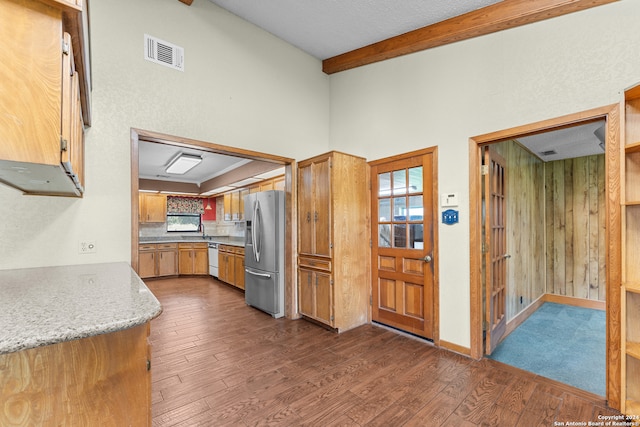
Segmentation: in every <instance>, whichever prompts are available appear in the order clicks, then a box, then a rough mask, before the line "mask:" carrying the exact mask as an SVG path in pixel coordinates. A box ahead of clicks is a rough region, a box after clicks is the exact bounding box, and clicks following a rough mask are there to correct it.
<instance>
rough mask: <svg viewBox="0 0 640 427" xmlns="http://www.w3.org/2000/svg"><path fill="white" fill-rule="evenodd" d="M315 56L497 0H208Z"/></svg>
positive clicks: (335, 52)
mask: <svg viewBox="0 0 640 427" xmlns="http://www.w3.org/2000/svg"><path fill="white" fill-rule="evenodd" d="M211 1H212V2H213V3H215V4H217V5H218V6H220V7H222V8H223V9H226V10H228V11H229V12H231V13H233V14H235V15H237V16H239V17H241V18H243V19H244V20H246V21H249V22H251V23H253V24H255V25H256V26H258V27H260V28H262V29H264V30H266V31H268V32H269V33H271V34H273V35H275V36H276V37H278V38H280V39H282V40H285V41H286V42H288V43H289V44H292V45H294V46H296V47H298V48H300V49H302V50H303V51H305V52H307V53H309V54H310V55H311V56H314V57H316V58H318V59H327V58H330V57H333V56H336V55H339V54H342V53H345V52H349V51H352V50H354V49H358V48H360V47H363V46H367V45H369V44H372V43H376V42H379V41H382V40H385V39H388V38H390V37H394V36H397V35H400V34H404V33H407V32H409V31H413V30H416V29H418V28H421V27H425V26H427V25H431V24H434V23H436V22H440V21H444V20H446V19H449V18H453V17H455V16H459V15H463V14H465V13H467V12H471V11H473V10H476V9H480V8H482V7H485V6H488V5H491V4H494V3H499V1H500V0H401V1H398V0H351V1H348V0H211Z"/></svg>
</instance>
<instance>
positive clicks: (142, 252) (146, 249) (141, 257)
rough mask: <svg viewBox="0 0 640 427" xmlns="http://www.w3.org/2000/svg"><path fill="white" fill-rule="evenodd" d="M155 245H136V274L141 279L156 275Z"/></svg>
mask: <svg viewBox="0 0 640 427" xmlns="http://www.w3.org/2000/svg"><path fill="white" fill-rule="evenodd" d="M156 275H157V274H156V245H153V244H147V245H140V246H139V247H138V276H140V277H141V278H142V279H148V278H150V277H156Z"/></svg>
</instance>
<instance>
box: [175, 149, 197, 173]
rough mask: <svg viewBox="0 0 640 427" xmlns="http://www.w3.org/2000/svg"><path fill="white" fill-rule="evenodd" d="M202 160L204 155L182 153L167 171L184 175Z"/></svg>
mask: <svg viewBox="0 0 640 427" xmlns="http://www.w3.org/2000/svg"><path fill="white" fill-rule="evenodd" d="M201 161H202V157H200V156H193V155H191V154H184V153H180V154H178V156H177V157H175V158H174V159H173V160H172V161H171V162H170V163H169V166H167V169H166V172H167V173H170V174H174V175H182V174H184V173H186V172H188V171H190V170H191V169H193V168H194V167H195V166H196V165H197V164H198V163H200V162H201Z"/></svg>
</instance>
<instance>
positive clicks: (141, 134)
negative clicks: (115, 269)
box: [131, 128, 300, 319]
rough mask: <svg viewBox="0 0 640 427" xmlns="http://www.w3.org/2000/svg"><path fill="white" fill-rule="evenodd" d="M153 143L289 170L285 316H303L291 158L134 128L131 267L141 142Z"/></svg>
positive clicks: (136, 230) (136, 231)
mask: <svg viewBox="0 0 640 427" xmlns="http://www.w3.org/2000/svg"><path fill="white" fill-rule="evenodd" d="M140 140H143V141H149V142H156V143H161V144H169V145H174V146H178V147H185V148H189V147H191V148H197V149H200V150H204V151H210V152H214V153H219V154H226V155H231V156H236V157H244V158H247V159H252V160H263V161H270V162H274V163H280V164H282V165H284V167H285V173H284V176H285V194H286V196H285V199H286V208H285V212H286V214H285V215H286V216H285V233H286V236H288V237H287V238H286V239H285V266H284V268H285V277H286V279H285V316H286V317H287V318H289V319H297V318H299V317H300V314H299V312H298V287H297V283H298V278H297V276H296V254H297V253H298V247H297V246H298V239H297V237H296V232H297V229H298V227H297V213H296V209H297V208H296V207H297V206H298V201H297V191H296V188H297V183H296V174H295V173H293V171H295V170H296V161H295V159H291V158H288V157H282V156H276V155H273V154H267V153H261V152H258V151H251V150H245V149H242V148H235V147H230V146H226V145H220V144H214V143H211V142H206V141H200V140H196V139H190V138H183V137H180V136H175V135H168V134H163V133H159V132H153V131H148V130H144V129H137V128H131V267H132V268H133V269H134V270H135V271H138V263H139V259H138V244H139V238H138V236H139V228H138V214H139V199H138V192H139V186H138V179H139V174H140V170H139V155H138V149H139V141H140Z"/></svg>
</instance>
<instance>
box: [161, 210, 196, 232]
mask: <svg viewBox="0 0 640 427" xmlns="http://www.w3.org/2000/svg"><path fill="white" fill-rule="evenodd" d="M201 224H202V223H201V218H200V215H199V214H167V231H181V232H184V231H200V229H201V228H200V227H201Z"/></svg>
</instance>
